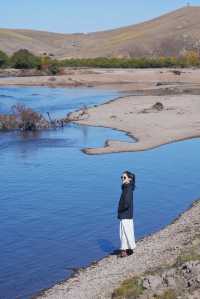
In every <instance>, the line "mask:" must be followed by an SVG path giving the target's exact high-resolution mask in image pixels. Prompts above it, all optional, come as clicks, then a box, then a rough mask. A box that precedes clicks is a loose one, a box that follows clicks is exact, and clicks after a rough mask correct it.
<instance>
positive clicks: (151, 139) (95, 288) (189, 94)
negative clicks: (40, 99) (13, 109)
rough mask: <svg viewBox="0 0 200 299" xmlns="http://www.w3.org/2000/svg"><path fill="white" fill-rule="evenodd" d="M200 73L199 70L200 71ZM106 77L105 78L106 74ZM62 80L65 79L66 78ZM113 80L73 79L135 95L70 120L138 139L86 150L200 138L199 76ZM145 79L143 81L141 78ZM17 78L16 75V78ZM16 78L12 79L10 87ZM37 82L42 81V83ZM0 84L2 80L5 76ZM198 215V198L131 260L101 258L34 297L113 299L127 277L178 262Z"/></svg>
mask: <svg viewBox="0 0 200 299" xmlns="http://www.w3.org/2000/svg"><path fill="white" fill-rule="evenodd" d="M135 72H136V71H135ZM168 72H169V70H167V71H166V73H165V74H164V75H166V78H165V79H163V78H162V80H163V81H164V82H167V80H168V79H167V78H168ZM187 72H189V71H187ZM195 72H197V73H198V71H194V73H195ZM144 73H145V71H143V72H142V74H144ZM102 74H103V73H102ZM102 74H101V75H102ZM136 74H139V72H136ZM136 74H134V76H135V75H136ZM152 74H154V76H158V74H159V73H158V70H156V71H154V72H152ZM152 74H151V76H152ZM155 74H156V75H155ZM101 75H100V76H101ZM115 75H116V73H115ZM117 75H119V74H117ZM140 75H141V74H140ZM187 75H188V74H187ZM84 76H85V75H84ZM98 76H99V75H98ZM102 76H103V75H102ZM102 76H101V79H102V78H103V77H102ZM106 76H108V74H107V75H106ZM131 76H133V74H131ZM181 76H182V75H181ZM183 76H184V74H183ZM122 77H123V75H122ZM63 78H64V77H63ZM63 78H61V79H62V80H63ZM174 78H175V77H174ZM111 79H112V80H111ZM111 79H109V81H108V82H107V84H108V85H107V84H106V83H105V82H104V81H103V80H108V78H107V77H106V78H104V79H102V82H100V81H101V80H100V81H98V82H95V80H96V79H95V80H94V79H93V81H87V80H86V79H85V80H86V81H85V82H84V83H81V84H80V85H73V83H72V85H71V86H88V85H87V84H91V82H93V83H92V84H94V85H93V86H102V87H105V86H106V85H107V86H106V87H109V86H110V87H113V85H112V84H116V85H115V87H116V88H117V89H119V90H122V91H127V92H128V93H130V94H134V95H128V96H122V97H120V98H118V99H115V100H111V101H110V102H108V103H106V104H103V105H99V106H97V107H92V108H89V109H87V111H86V113H85V114H84V115H79V112H80V111H79V112H74V113H71V114H70V118H71V121H74V122H77V123H80V124H83V125H91V126H102V127H109V128H112V129H116V130H120V131H123V132H125V133H126V134H128V135H129V136H130V137H131V136H132V137H133V136H134V139H135V140H136V142H135V143H131V142H120V141H117V140H114V141H113V140H109V141H107V142H106V144H105V146H104V147H99V148H89V149H84V152H85V153H87V154H108V153H118V152H129V151H142V150H148V149H151V148H155V147H158V146H160V145H163V144H167V143H171V142H176V141H180V140H185V139H189V138H195V137H199V136H200V121H199V112H200V102H199V96H198V94H199V93H200V90H199V86H198V84H199V83H198V82H197V81H198V80H197V81H196V82H195V83H194V82H193V81H192V80H191V82H189V83H188V82H187V83H184V84H183V82H181V81H180V82H178V83H177V82H176V84H173V82H167V84H164V83H162V84H161V85H159V86H156V82H158V81H159V80H160V78H157V81H156V79H155V78H153V79H152V81H151V82H148V83H145V84H143V83H141V82H137V83H135V82H134V83H133V82H132V83H131V80H130V82H127V81H126V77H125V76H124V77H123V80H122V81H123V82H119V81H117V80H116V78H115V79H113V77H112V76H111ZM6 80H7V81H6ZM6 80H4V83H5V82H8V79H6ZM37 80H40V78H37ZM44 80H46V79H45V78H44ZM59 80H60V78H59ZM81 80H82V79H81ZM140 80H142V77H141V79H140ZM173 80H174V79H173ZM11 81H12V80H11ZM14 81H15V79H13V82H14ZM25 81H26V82H25V84H23V79H19V81H18V84H19V85H20V84H22V85H27V86H28V85H31V84H30V78H28V79H26V80H25ZM111 81H112V82H111ZM163 81H162V82H163ZM183 81H184V80H183ZM13 82H11V85H12V84H13ZM37 82H38V84H39V81H37ZM80 82H82V81H80ZM88 82H90V83H88ZM117 82H118V83H117ZM4 83H3V84H4ZM122 83H123V84H122ZM1 84H2V81H1V79H0V85H1ZM32 84H33V85H36V81H34V82H32ZM43 84H44V85H45V84H46V83H44V82H43V83H42V85H43ZM56 84H58V85H56ZM120 84H121V85H120ZM140 84H141V85H142V86H140V88H141V89H140V88H139V85H140ZM14 85H15V84H14ZM39 85H40V84H39ZM50 86H52V87H54V86H59V82H57V79H56V81H55V82H53V81H52V83H50ZM60 86H65V87H67V86H68V85H67V84H66V83H63V85H62V84H61V85H60ZM156 102H161V103H162V104H163V105H164V109H163V110H162V111H157V110H155V109H153V108H152V107H153V105H154V104H155V103H156ZM199 216H200V202H197V203H196V204H195V205H194V206H193V207H192V208H191V209H190V210H188V211H186V212H185V213H184V214H183V215H182V216H181V217H180V218H179V219H178V220H176V221H175V223H173V224H171V225H169V226H167V227H166V228H164V229H163V230H161V231H159V232H157V233H155V234H153V235H150V236H148V237H146V238H144V239H142V240H140V241H139V242H138V244H137V245H138V246H137V249H136V251H135V254H134V255H133V256H131V257H129V258H127V259H126V260H118V259H117V258H116V257H115V256H108V257H106V258H104V259H102V260H100V261H99V262H98V263H97V264H96V265H92V266H89V267H87V268H86V269H84V270H82V269H81V270H79V271H78V272H77V273H76V274H75V275H74V276H73V277H71V278H69V279H68V280H67V281H64V282H61V283H59V284H56V285H55V286H54V287H52V288H50V289H48V290H46V291H44V292H43V293H41V294H40V295H38V296H36V297H34V298H53V299H54V298H55V299H56V298H59V299H60V298H69V299H70V298H75V299H79V298H81V299H82V298H83V299H85V298H87V299H90V298H91V299H93V298H110V296H111V294H112V291H113V290H114V289H115V288H116V287H118V286H119V284H120V283H121V282H122V281H123V280H124V279H125V278H127V277H129V276H132V275H133V274H135V275H138V274H141V273H143V272H144V271H146V270H149V269H151V268H154V267H157V266H160V265H162V264H163V262H164V261H165V260H166V259H168V260H169V262H170V263H173V262H174V261H175V259H176V258H177V256H178V254H179V253H180V251H181V250H182V249H183V248H184V246H188V243H189V241H190V240H191V239H192V238H193V237H195V235H196V233H197V232H198V231H199V228H200V225H199ZM188 232H189V233H188ZM185 244H186V245H185ZM150 257H151V260H150Z"/></svg>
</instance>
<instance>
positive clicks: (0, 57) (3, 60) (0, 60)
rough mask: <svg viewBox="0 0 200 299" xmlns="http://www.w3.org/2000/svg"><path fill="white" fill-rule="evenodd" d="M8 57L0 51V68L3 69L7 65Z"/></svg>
mask: <svg viewBox="0 0 200 299" xmlns="http://www.w3.org/2000/svg"><path fill="white" fill-rule="evenodd" d="M8 60H9V58H8V55H7V54H6V53H4V52H3V51H0V68H2V67H5V66H7V65H8Z"/></svg>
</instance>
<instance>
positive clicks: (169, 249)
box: [34, 201, 200, 299]
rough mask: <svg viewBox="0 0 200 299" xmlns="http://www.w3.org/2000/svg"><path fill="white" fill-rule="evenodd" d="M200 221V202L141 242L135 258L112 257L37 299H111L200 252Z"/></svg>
mask: <svg viewBox="0 0 200 299" xmlns="http://www.w3.org/2000/svg"><path fill="white" fill-rule="evenodd" d="M199 217H200V201H197V202H195V203H194V204H193V205H192V207H191V208H190V209H189V210H187V211H186V212H185V213H183V214H182V215H181V216H180V217H179V218H178V219H177V220H175V221H174V222H173V223H172V224H170V225H169V226H167V227H165V228H164V229H162V230H161V231H159V232H157V233H155V234H152V235H150V236H148V237H145V238H144V239H142V240H140V241H138V242H137V247H136V249H135V251H134V254H133V255H132V256H129V257H127V258H124V259H120V258H117V257H116V256H115V255H109V256H107V257H106V258H104V259H102V260H100V261H99V262H97V263H96V264H93V265H91V266H89V267H88V268H86V269H81V270H80V271H78V273H77V274H76V275H74V277H72V278H70V279H68V280H67V281H64V282H61V283H59V284H57V285H55V286H54V287H52V288H51V289H48V290H46V291H44V292H43V293H41V294H40V295H38V296H36V297H34V298H37V299H42V298H49V299H50V298H52V299H57V298H59V299H62V298H63V299H64V298H68V299H75V298H76V299H79V298H80V299H93V298H111V295H112V293H113V291H114V290H115V289H116V288H118V287H119V285H120V284H121V283H122V282H123V281H124V280H125V279H127V278H131V277H138V276H140V275H142V274H144V273H146V275H147V271H148V273H150V272H152V273H153V272H156V271H157V272H158V269H159V271H160V269H161V268H164V269H166V268H170V267H172V266H173V265H174V264H175V263H176V262H177V259H180V257H181V256H183V255H184V254H185V252H190V250H191V249H192V248H193V246H196V245H197V249H198V252H199V243H200V240H199V230H200V222H199ZM193 257H194V256H193ZM191 260H192V258H190V261H191ZM194 260H196V257H194ZM186 261H187V260H185V262H186ZM198 294H199V293H198ZM191 298H193V297H191Z"/></svg>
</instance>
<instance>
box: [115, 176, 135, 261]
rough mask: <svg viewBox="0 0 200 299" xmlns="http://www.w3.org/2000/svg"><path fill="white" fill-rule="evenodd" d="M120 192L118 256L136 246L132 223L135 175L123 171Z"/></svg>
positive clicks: (126, 254)
mask: <svg viewBox="0 0 200 299" xmlns="http://www.w3.org/2000/svg"><path fill="white" fill-rule="evenodd" d="M121 179H122V193H121V197H120V200H119V205H118V219H120V227H119V231H120V241H121V248H120V249H121V252H120V257H126V256H128V255H130V254H132V253H133V250H134V249H135V247H136V244H135V235H134V223H133V190H134V189H135V175H134V174H133V173H131V172H130V171H125V172H124V173H123V174H122V176H121Z"/></svg>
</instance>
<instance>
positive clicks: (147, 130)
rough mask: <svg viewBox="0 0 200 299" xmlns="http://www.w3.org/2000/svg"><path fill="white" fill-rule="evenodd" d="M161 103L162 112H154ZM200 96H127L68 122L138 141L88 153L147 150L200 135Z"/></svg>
mask: <svg viewBox="0 0 200 299" xmlns="http://www.w3.org/2000/svg"><path fill="white" fill-rule="evenodd" d="M156 102H159V103H162V104H163V106H164V108H163V110H162V111H158V110H156V109H154V108H153V107H154V105H155V103H156ZM199 113H200V104H199V96H198V95H190V94H189V95H188V94H179V95H161V96H151V95H147V96H130V95H129V96H124V97H120V98H117V99H116V100H112V101H110V102H108V103H105V104H102V105H99V106H97V107H92V108H88V109H87V111H85V112H84V114H83V113H82V111H77V112H73V113H71V114H70V115H69V119H70V120H71V121H74V122H76V123H78V124H81V125H90V126H99V127H108V128H111V129H116V130H119V131H122V132H125V133H126V134H128V135H129V136H130V137H132V138H134V139H135V140H136V142H134V143H130V142H122V141H117V140H108V141H107V142H106V144H105V146H103V147H99V148H86V149H84V152H85V153H87V154H91V155H95V154H108V153H118V152H131V151H133V152H134V151H144V150H148V149H153V148H156V147H159V146H161V145H164V144H168V143H172V142H175V141H181V140H186V139H190V138H196V137H199V136H200V121H199Z"/></svg>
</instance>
